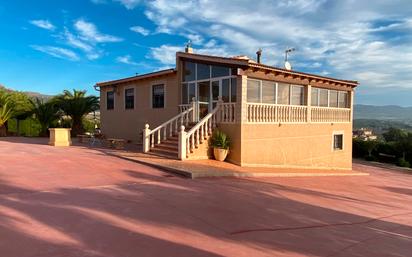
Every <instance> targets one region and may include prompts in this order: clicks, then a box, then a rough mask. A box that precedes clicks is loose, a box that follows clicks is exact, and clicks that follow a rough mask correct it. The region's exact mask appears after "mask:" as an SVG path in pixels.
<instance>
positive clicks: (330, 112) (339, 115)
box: [311, 107, 351, 123]
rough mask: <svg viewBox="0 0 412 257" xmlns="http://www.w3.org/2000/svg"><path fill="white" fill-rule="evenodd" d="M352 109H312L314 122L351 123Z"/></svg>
mask: <svg viewBox="0 0 412 257" xmlns="http://www.w3.org/2000/svg"><path fill="white" fill-rule="evenodd" d="M350 112H351V110H350V108H331V107H312V108H311V118H312V122H318V123H321V122H350V121H351V113H350Z"/></svg>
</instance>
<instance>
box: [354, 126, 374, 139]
mask: <svg viewBox="0 0 412 257" xmlns="http://www.w3.org/2000/svg"><path fill="white" fill-rule="evenodd" d="M353 138H356V139H360V140H363V141H371V140H377V139H378V136H376V135H374V134H373V131H372V130H371V129H368V128H360V129H357V130H354V131H353Z"/></svg>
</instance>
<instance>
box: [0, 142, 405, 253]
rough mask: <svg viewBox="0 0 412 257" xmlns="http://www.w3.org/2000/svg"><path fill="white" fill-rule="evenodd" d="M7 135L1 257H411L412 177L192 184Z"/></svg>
mask: <svg viewBox="0 0 412 257" xmlns="http://www.w3.org/2000/svg"><path fill="white" fill-rule="evenodd" d="M40 143H41V141H38V140H36V139H31V140H30V139H16V138H14V139H13V138H8V139H7V138H6V139H5V138H1V139H0V256H4V257H28V256H38V257H45V256H52V257H60V256H67V257H69V256H70V257H73V256H93V257H96V256H99V257H102V256H113V257H126V256H133V257H136V256H138V257H140V256H166V257H172V256H176V257H182V256H190V257H196V256H236V257H238V256H239V257H240V256H247V257H251V256H321V257H326V256H341V257H347V256H385V257H386V256H412V175H407V174H403V173H400V172H394V171H388V170H384V169H382V168H373V167H369V166H364V165H360V164H356V165H355V168H356V169H358V170H359V171H366V172H370V173H371V175H370V176H361V177H314V178H308V177H305V178H270V179H263V178H260V179H229V178H219V179H198V180H188V179H183V178H180V177H175V176H171V175H168V174H166V173H163V172H162V171H160V170H157V169H153V168H150V167H146V166H142V165H139V164H136V163H133V162H128V161H125V160H122V159H118V158H116V157H112V156H107V155H105V154H104V153H102V152H99V151H97V150H91V149H87V148H82V147H70V148H53V147H49V146H47V145H42V144H40Z"/></svg>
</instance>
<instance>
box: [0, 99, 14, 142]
mask: <svg viewBox="0 0 412 257" xmlns="http://www.w3.org/2000/svg"><path fill="white" fill-rule="evenodd" d="M12 116H13V106H12V104H11V102H10V99H9V95H8V94H7V93H6V92H4V91H1V92H0V134H1V135H4V136H5V135H6V134H7V128H6V127H5V125H6V122H7V121H8V120H9V119H10V118H11V117H12Z"/></svg>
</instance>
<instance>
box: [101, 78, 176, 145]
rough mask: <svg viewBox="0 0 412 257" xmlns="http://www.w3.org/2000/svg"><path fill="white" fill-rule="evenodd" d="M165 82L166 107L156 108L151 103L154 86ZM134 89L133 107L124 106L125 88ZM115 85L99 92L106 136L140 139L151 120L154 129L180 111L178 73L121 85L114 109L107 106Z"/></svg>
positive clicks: (102, 124)
mask: <svg viewBox="0 0 412 257" xmlns="http://www.w3.org/2000/svg"><path fill="white" fill-rule="evenodd" d="M155 84H165V108H162V109H153V108H152V105H151V99H152V95H151V86H152V85H155ZM126 88H134V89H135V102H134V109H130V110H129V109H127V110H126V109H125V104H124V91H125V89H126ZM110 90H113V87H112V86H107V87H102V88H101V91H100V99H101V100H100V103H101V129H102V132H103V134H105V135H106V136H107V137H114V138H121V139H126V140H132V141H134V142H141V137H142V135H141V132H142V129H143V128H144V125H145V124H146V123H148V124H149V125H150V128H155V127H156V126H158V125H160V124H161V123H163V122H165V121H167V120H168V119H170V118H172V117H173V116H175V115H176V114H178V102H179V97H180V94H179V91H178V89H177V82H176V74H171V75H167V76H161V77H156V78H151V79H144V80H140V81H135V82H130V83H128V84H120V85H118V86H117V89H116V92H115V100H114V109H113V110H107V108H106V92H107V91H110Z"/></svg>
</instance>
